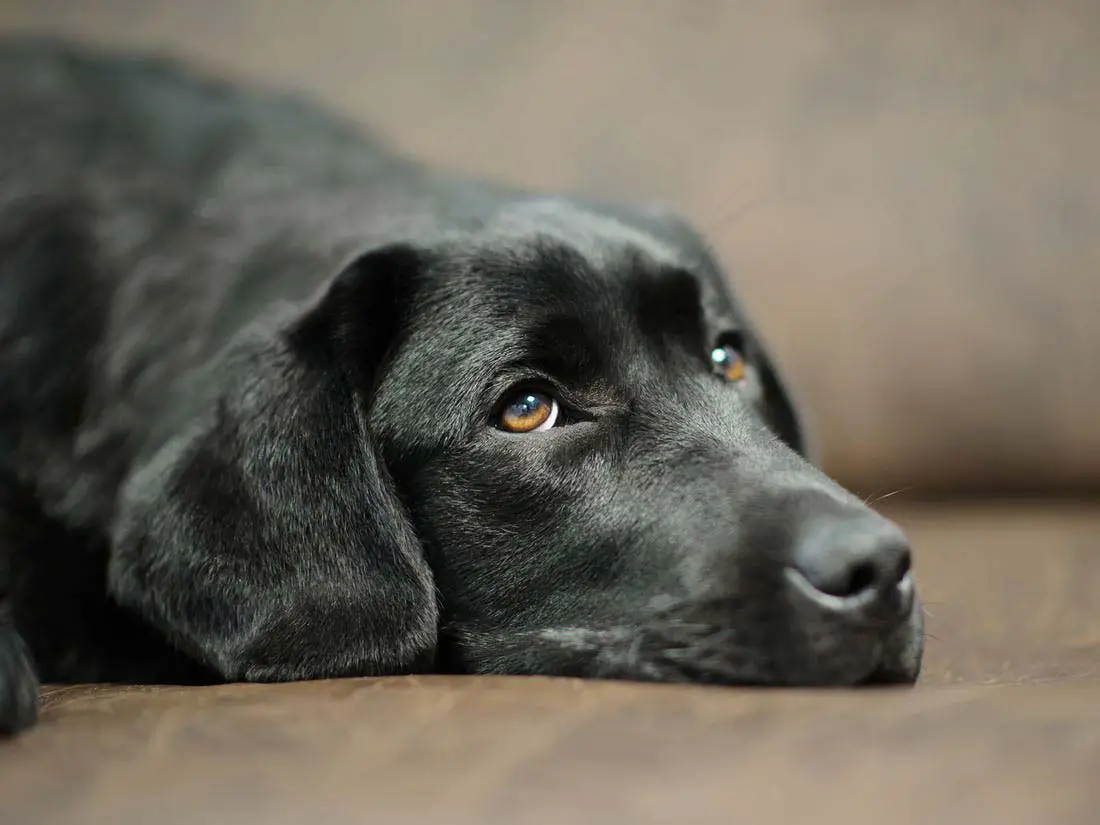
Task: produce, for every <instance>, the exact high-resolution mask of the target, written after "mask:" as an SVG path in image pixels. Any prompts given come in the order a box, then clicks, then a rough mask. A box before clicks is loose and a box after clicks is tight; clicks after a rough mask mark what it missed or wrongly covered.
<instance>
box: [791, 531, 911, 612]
mask: <svg viewBox="0 0 1100 825" xmlns="http://www.w3.org/2000/svg"><path fill="white" fill-rule="evenodd" d="M909 566H910V552H909V542H908V541H907V540H906V538H905V535H904V534H903V533H902V532H901V530H900V529H899V528H898V527H897V526H895V525H894V524H893V523H892V522H890V521H887V520H886V519H884V518H880V517H878V516H870V517H855V518H849V519H836V520H830V521H829V522H826V523H823V524H817V525H815V526H814V527H813V528H812V529H811V530H809V531H807V532H806V533H805V534H804V536H803V538H802V539H801V540H800V541H799V542H798V544H797V545H796V547H795V552H794V558H793V559H792V563H791V567H790V571H789V572H790V573H791V574H792V578H793V579H794V580H795V583H796V584H797V585H798V586H799V589H800V590H801V591H802V592H803V593H804V594H805V595H807V596H809V597H810V598H811V599H813V600H814V601H816V602H817V603H818V604H819V605H821V606H822V607H825V608H827V609H830V610H836V611H843V610H849V609H855V608H862V607H866V606H871V605H873V604H875V603H877V602H881V601H884V600H887V599H899V600H900V601H901V603H902V604H904V603H907V602H908V601H909V600H910V599H911V591H912V584H911V580H910V579H909V578H908V575H909Z"/></svg>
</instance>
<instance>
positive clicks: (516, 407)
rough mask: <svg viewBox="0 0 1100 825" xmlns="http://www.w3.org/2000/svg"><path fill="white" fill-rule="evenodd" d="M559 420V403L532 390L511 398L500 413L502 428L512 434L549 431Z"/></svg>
mask: <svg viewBox="0 0 1100 825" xmlns="http://www.w3.org/2000/svg"><path fill="white" fill-rule="evenodd" d="M557 420H558V402H557V401H555V400H554V399H553V398H551V397H550V396H548V395H545V394H544V393H541V392H534V391H532V390H524V391H522V392H520V393H519V394H517V395H516V396H514V397H513V398H511V399H510V400H509V401H508V403H507V404H506V405H505V407H504V409H503V410H501V413H500V427H501V429H503V430H507V431H508V432H510V433H533V432H536V431H539V430H549V429H550V428H551V427H553V426H554V423H555V422H556V421H557Z"/></svg>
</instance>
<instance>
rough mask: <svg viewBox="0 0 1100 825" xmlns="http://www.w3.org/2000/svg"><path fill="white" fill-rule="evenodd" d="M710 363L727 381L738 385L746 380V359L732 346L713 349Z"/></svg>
mask: <svg viewBox="0 0 1100 825" xmlns="http://www.w3.org/2000/svg"><path fill="white" fill-rule="evenodd" d="M710 361H711V363H712V364H713V365H714V369H715V371H716V372H717V373H718V374H719V375H721V376H722V377H723V378H725V379H726V380H727V381H730V382H732V383H734V384H737V383H740V382H741V381H744V380H745V378H746V373H747V370H746V366H745V359H744V358H742V357H741V353H739V352H738V351H737V350H736V349H735V348H734V347H733V346H731V345H730V344H725V345H723V346H720V347H715V348H714V349H712V350H711V351H710Z"/></svg>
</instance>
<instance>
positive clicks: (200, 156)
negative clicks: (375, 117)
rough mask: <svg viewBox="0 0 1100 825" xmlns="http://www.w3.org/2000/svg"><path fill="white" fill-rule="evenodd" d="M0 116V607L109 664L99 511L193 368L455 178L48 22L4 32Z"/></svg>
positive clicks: (126, 628) (416, 220)
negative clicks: (108, 50)
mask: <svg viewBox="0 0 1100 825" xmlns="http://www.w3.org/2000/svg"><path fill="white" fill-rule="evenodd" d="M0 123H3V124H4V128H3V129H0V387H2V388H3V391H2V392H0V614H2V613H3V612H5V611H11V610H12V609H14V610H15V611H16V613H18V615H19V618H20V622H19V623H20V625H21V627H22V628H23V632H24V635H29V636H32V637H34V638H33V642H34V647H35V650H36V653H37V656H38V658H39V662H38V664H39V668H40V670H41V671H42V673H43V675H44V676H45V677H46V678H55V679H56V678H66V679H69V678H76V679H95V678H99V676H98V673H99V669H100V663H101V662H102V661H104V657H109V656H110V651H111V650H112V649H114V650H117V651H119V661H120V662H122V661H133V660H134V659H135V658H140V656H138V657H135V650H136V649H139V642H141V641H142V639H140V638H138V637H142V636H143V631H142V630H141V628H140V627H139V626H137V625H134V624H132V623H131V622H129V621H128V619H127V617H125V616H123V615H122V614H121V613H119V612H118V611H117V610H116V609H115V608H114V607H113V606H112V605H111V604H110V603H109V601H108V600H107V599H106V596H105V593H104V585H103V576H104V567H105V556H106V543H107V535H106V533H107V530H108V525H109V523H110V519H111V516H112V513H113V512H114V509H115V503H116V496H117V492H118V486H119V484H120V482H121V480H122V478H123V477H124V476H125V474H126V472H127V470H128V468H129V466H130V465H131V464H132V462H133V460H134V457H135V456H136V455H137V454H138V453H140V452H141V451H142V450H148V449H153V448H155V443H154V442H155V439H156V438H158V437H160V434H169V433H171V432H172V429H173V427H174V424H175V422H176V421H178V420H180V419H181V418H183V417H186V415H187V414H188V412H189V411H188V410H187V409H186V408H187V407H188V405H189V404H191V403H196V402H195V401H194V399H196V398H198V397H199V396H201V389H202V388H201V387H196V386H194V385H192V384H189V383H188V382H187V380H186V376H187V374H188V371H189V370H190V369H191V368H192V367H193V366H195V365H196V364H199V363H201V362H202V361H204V360H206V359H209V358H210V357H211V355H212V354H213V353H215V352H217V351H218V350H219V349H220V348H221V347H222V346H223V345H224V344H225V343H226V342H227V341H228V340H229V339H230V338H231V337H232V336H233V335H235V334H237V333H238V332H239V331H240V330H241V329H242V327H244V326H246V325H247V324H248V323H250V322H252V321H254V320H255V319H256V318H257V317H259V316H261V315H262V314H263V312H265V311H266V310H268V309H270V308H277V305H278V304H279V302H280V301H297V300H301V299H303V298H305V297H307V296H309V295H310V294H311V293H312V292H313V291H314V290H315V289H316V288H317V286H318V285H319V284H320V283H321V282H322V281H323V280H324V279H326V278H328V277H330V276H331V274H332V272H333V270H334V269H335V268H336V266H337V265H338V264H339V262H340V261H341V260H342V259H343V258H345V257H347V256H348V255H350V254H351V253H352V252H354V251H355V250H357V249H359V248H361V247H362V246H363V245H365V244H370V243H373V242H378V241H381V240H384V239H385V238H386V237H387V234H388V233H397V232H408V231H409V227H410V226H418V225H421V226H423V227H424V228H425V229H428V228H430V227H431V225H432V224H434V223H435V221H436V220H437V217H436V214H437V210H438V208H439V207H440V199H441V197H442V195H441V193H443V192H444V191H446V189H447V187H448V186H458V185H459V184H450V183H445V182H443V181H442V179H440V178H437V177H435V176H432V175H430V174H429V173H427V172H423V171H421V170H420V169H419V168H418V167H417V166H415V165H414V164H412V163H409V162H407V161H404V160H402V159H400V158H398V157H396V156H394V155H392V154H390V153H389V152H387V151H385V150H384V149H382V148H381V147H380V146H378V145H377V144H376V143H374V142H372V141H371V140H370V139H369V138H366V137H364V136H363V135H362V134H361V133H360V132H359V131H358V130H356V129H354V128H352V127H351V126H349V125H346V124H343V123H341V122H340V121H338V120H336V119H334V118H332V117H330V116H328V115H327V114H325V113H322V112H320V111H318V110H315V109H313V108H311V107H310V106H309V105H307V104H305V103H302V102H299V101H297V100H294V99H291V98H286V97H277V96H274V95H270V96H266V95H262V94H256V93H254V92H246V93H242V92H241V91H239V90H237V89H235V88H233V87H232V86H230V85H228V84H224V83H219V82H217V81H214V80H210V79H206V78H202V77H198V76H196V75H194V74H192V73H190V72H188V71H187V70H185V69H182V68H181V67H178V66H176V65H175V64H174V63H172V62H170V61H160V60H156V59H151V58H145V57H121V56H111V57H107V56H104V55H101V54H97V53H95V52H91V51H86V50H84V49H81V48H77V47H72V46H69V45H66V44H60V43H55V42H52V41H33V42H28V41H16V42H10V43H7V44H5V45H3V46H2V47H0ZM464 192H466V195H467V197H464V198H463V202H464V203H465V204H469V202H470V200H471V199H470V197H469V196H468V195H469V191H468V190H464ZM383 208H384V211H383ZM398 227H400V229H399V228H398ZM47 592H48V593H50V594H51V596H50V598H49V599H48V603H47V602H45V601H44V600H43V598H42V594H43V593H47ZM4 621H5V620H4V616H3V615H0V625H3V624H4ZM0 630H2V629H0ZM145 641H152V640H151V639H148V640H145ZM2 643H3V640H2V639H0V644H2ZM154 646H155V645H154ZM82 650H83V651H84V652H86V653H87V655H82ZM150 651H151V652H149V653H148V655H149V656H155V655H159V654H157V653H155V652H152V647H151V648H150ZM109 671H110V672H111V673H112V674H115V675H117V674H119V673H124V672H125V671H124V670H120V667H118V666H112V667H110V668H109ZM160 671H161V672H162V673H169V674H170V673H171V670H170V669H168V670H166V669H165V668H164V667H161V668H160ZM181 678H182V676H181ZM0 698H2V697H0Z"/></svg>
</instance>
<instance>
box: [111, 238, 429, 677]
mask: <svg viewBox="0 0 1100 825" xmlns="http://www.w3.org/2000/svg"><path fill="white" fill-rule="evenodd" d="M423 254H424V253H422V252H421V251H420V250H418V249H415V248H412V247H409V246H404V245H396V246H389V247H385V248H382V249H378V250H375V251H372V252H369V253H367V254H365V255H363V256H361V257H359V258H357V259H356V260H355V261H353V262H352V263H350V264H349V265H347V266H346V267H344V268H343V269H342V271H341V272H340V273H339V274H338V275H337V277H336V278H335V279H334V280H333V281H332V282H331V284H330V286H329V287H328V288H327V289H326V290H325V292H324V294H323V295H322V296H321V297H320V298H319V299H318V300H316V301H314V302H312V303H311V305H310V306H308V307H307V308H306V309H304V310H296V311H295V310H287V311H285V312H283V313H282V314H281V315H279V316H278V317H274V316H273V317H268V318H266V319H264V320H263V321H262V322H260V323H258V324H256V325H255V326H254V327H251V328H247V329H245V330H242V332H241V333H240V334H239V335H238V336H237V337H236V338H235V339H234V340H233V342H232V343H231V344H230V345H229V346H228V347H227V348H226V349H225V350H224V351H223V353H222V355H220V356H219V357H218V358H217V359H216V360H215V361H212V362H210V363H208V364H207V365H205V366H204V367H203V368H202V369H200V370H198V371H196V372H195V373H194V374H193V375H192V376H190V377H188V378H187V379H186V380H182V381H180V382H179V384H178V386H176V387H175V388H174V389H173V393H172V395H171V397H170V398H169V399H168V404H166V406H167V407H170V408H172V409H173V410H174V411H175V412H174V415H175V418H174V421H176V422H182V423H175V424H173V425H172V426H171V429H172V433H171V434H170V437H168V438H166V439H164V440H163V441H162V443H161V444H159V445H158V446H157V447H156V448H155V449H153V450H151V451H150V452H149V454H148V455H147V456H146V457H145V458H144V459H143V460H142V461H140V462H139V463H138V465H137V468H136V470H135V471H134V472H133V473H132V475H131V476H130V477H129V478H128V479H127V482H126V484H125V485H124V488H123V493H122V497H121V503H120V508H119V515H118V516H117V519H116V524H115V529H114V536H113V540H114V541H113V548H112V557H111V562H110V569H109V585H110V588H111V592H112V594H113V596H114V597H115V598H116V599H117V600H118V601H119V602H121V603H122V604H123V605H125V606H127V607H129V608H130V609H133V610H135V611H137V612H138V613H139V614H141V615H142V616H143V617H144V618H145V619H146V620H147V621H149V622H151V623H153V624H154V625H155V626H157V627H158V628H159V629H160V630H161V631H162V632H163V633H164V634H165V635H166V636H167V637H168V638H169V639H170V640H171V641H172V642H173V643H174V644H176V645H177V646H178V647H180V648H181V649H182V650H184V651H186V652H187V653H188V654H190V655H191V656H192V657H194V658H196V659H198V660H199V661H201V662H202V663H204V664H205V665H207V666H209V667H211V668H213V669H214V670H215V671H217V672H218V673H219V674H220V675H221V676H222V677H223V678H226V679H246V680H263V681H269V680H289V679H303V678H319V677H329V676H341V675H351V674H386V673H397V672H407V671H410V670H416V669H420V668H421V667H423V666H424V665H425V664H426V663H427V662H428V661H429V660H430V658H431V657H432V655H433V653H434V648H435V644H436V633H437V621H438V606H437V603H436V595H435V587H434V583H433V580H432V576H431V572H430V570H429V568H428V566H427V564H426V562H425V560H424V558H423V555H422V553H421V549H420V546H419V544H418V541H417V537H416V535H415V533H414V530H413V528H412V526H411V524H410V522H409V520H408V518H407V516H406V514H405V512H404V511H403V508H402V506H401V503H400V501H399V498H398V496H397V494H396V492H395V490H394V489H393V485H392V481H391V480H390V479H389V476H388V473H387V471H386V468H385V466H384V465H383V463H382V461H381V460H380V458H379V450H378V448H377V445H376V444H375V443H374V441H373V440H372V437H371V433H370V432H368V431H367V429H366V426H365V421H366V410H367V408H368V407H369V405H370V403H371V393H372V391H373V386H374V385H375V383H376V379H377V371H378V370H379V369H380V368H381V365H382V364H383V363H384V361H385V359H386V357H387V353H389V352H390V350H391V348H392V347H393V346H394V345H395V342H396V340H397V339H398V337H399V336H400V334H401V329H402V324H403V323H404V312H405V308H406V307H408V305H409V304H408V302H407V301H406V300H405V299H406V297H407V295H408V293H409V292H410V291H411V290H412V289H414V283H415V281H416V276H417V273H418V271H419V268H420V266H421V265H422V263H423V260H422V256H423ZM181 410H182V411H183V412H182V415H181V413H180V411H181Z"/></svg>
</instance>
